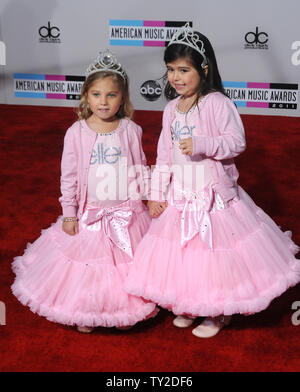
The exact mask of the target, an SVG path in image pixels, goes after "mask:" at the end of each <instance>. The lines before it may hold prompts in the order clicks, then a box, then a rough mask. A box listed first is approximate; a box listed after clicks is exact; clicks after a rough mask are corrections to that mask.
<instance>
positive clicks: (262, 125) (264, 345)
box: [0, 105, 300, 372]
mask: <svg viewBox="0 0 300 392" xmlns="http://www.w3.org/2000/svg"><path fill="white" fill-rule="evenodd" d="M161 116H162V113H161V112H145V111H144V112H142V111H140V112H137V113H136V116H135V120H136V121H137V122H138V123H139V124H140V125H141V126H142V127H143V129H144V139H143V142H144V149H145V153H146V155H147V157H148V160H149V164H154V161H155V155H156V151H155V150H156V144H157V140H158V135H159V132H160V123H161ZM75 119H76V115H75V113H74V110H73V109H70V108H54V107H53V108H51V107H34V106H32V107H30V106H13V105H11V106H10V105H0V140H1V174H0V186H1V207H2V212H1V214H0V222H1V223H0V230H1V232H0V234H1V235H0V238H1V239H0V241H1V246H0V247H1V264H0V301H2V302H4V303H5V305H6V325H2V326H1V325H0V356H1V361H0V371H149V372H151V371H153V372H154V371H183V372H184V371H187V372H189V371H192V372H196V371H197V372H198V371H300V355H299V353H300V325H299V326H294V325H293V324H292V322H291V317H292V314H293V312H295V311H293V310H292V309H291V307H292V303H293V302H295V301H300V285H298V286H296V287H294V288H291V289H289V290H288V291H287V292H286V293H285V294H283V295H282V296H281V297H280V298H277V299H275V300H274V301H273V302H272V304H271V305H270V307H269V308H268V309H267V310H266V311H264V312H261V313H259V314H257V315H254V316H249V317H244V316H240V315H236V316H234V318H233V322H232V325H231V326H230V327H229V328H227V329H225V330H224V331H222V332H221V333H220V334H219V335H217V336H216V337H215V338H212V339H208V340H200V339H197V338H196V337H194V336H193V335H192V334H191V329H192V328H188V329H186V330H180V329H178V328H175V327H173V325H172V319H173V317H172V315H171V314H170V313H168V312H167V311H164V310H163V311H161V312H160V314H159V315H158V316H157V317H156V318H155V319H153V320H149V321H146V322H144V323H141V324H139V325H137V326H136V327H134V328H133V329H132V330H130V331H127V332H126V331H125V332H121V331H116V330H114V329H105V328H99V329H98V330H97V331H96V332H95V333H93V334H91V335H83V334H79V333H78V332H76V331H75V330H74V329H73V328H71V327H65V326H62V325H59V324H54V323H51V322H49V321H47V320H46V319H44V318H42V317H39V316H37V315H35V314H33V313H32V312H30V311H29V310H28V308H26V307H24V306H23V305H21V304H20V303H19V302H18V301H17V299H16V298H15V297H14V296H13V295H12V294H11V292H10V285H11V284H12V282H13V279H14V275H13V273H12V271H11V269H10V265H11V262H12V259H13V257H14V256H16V255H21V254H22V253H23V251H24V248H25V247H26V243H27V242H33V241H34V240H35V239H36V238H37V237H38V236H39V234H40V231H41V229H42V228H46V227H48V226H49V225H50V224H51V223H52V222H54V221H55V220H56V218H57V216H58V215H59V214H60V213H61V212H60V205H59V203H58V197H59V176H60V157H61V152H62V145H63V137H64V133H65V131H66V129H67V127H68V126H69V125H71V123H72V122H73V121H74V120H75ZM243 121H244V125H245V129H246V136H247V142H248V149H247V150H246V152H245V153H244V154H242V155H241V156H240V157H238V159H236V163H237V166H238V169H239V171H240V181H239V183H240V185H241V186H242V187H243V188H244V189H245V190H246V191H247V192H248V193H249V194H250V195H251V197H252V198H253V199H254V200H255V202H256V203H257V204H258V205H259V206H261V207H262V208H263V209H264V210H265V211H266V212H267V213H268V214H269V215H271V216H272V217H273V219H274V220H275V221H276V223H277V224H278V225H280V226H281V227H282V229H284V230H288V229H289V230H292V232H293V239H294V241H295V242H296V243H297V244H300V226H299V211H300V201H299V200H300V181H299V155H300V143H299V140H300V119H299V118H288V117H273V116H253V115H244V116H243ZM41 284H43V282H41ZM298 319H299V320H300V316H298Z"/></svg>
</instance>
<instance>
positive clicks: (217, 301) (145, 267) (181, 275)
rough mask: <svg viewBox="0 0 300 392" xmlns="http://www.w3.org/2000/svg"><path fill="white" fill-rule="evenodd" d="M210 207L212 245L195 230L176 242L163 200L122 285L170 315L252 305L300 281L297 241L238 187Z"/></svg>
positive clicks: (252, 308) (260, 305)
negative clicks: (230, 197)
mask: <svg viewBox="0 0 300 392" xmlns="http://www.w3.org/2000/svg"><path fill="white" fill-rule="evenodd" d="M239 196H240V199H239V200H237V201H232V202H231V203H230V204H229V207H228V208H225V209H223V210H215V211H214V212H212V213H211V214H210V217H211V225H212V237H213V249H211V248H210V247H209V246H208V245H207V244H206V243H204V242H203V241H202V240H201V238H200V236H199V234H197V235H196V236H195V237H193V238H192V239H191V240H190V241H189V242H187V244H186V245H185V246H184V247H181V229H180V228H181V226H180V225H181V213H180V212H179V211H178V209H177V208H175V207H174V206H172V205H169V206H168V208H167V209H166V210H165V211H164V213H163V214H162V215H161V216H160V217H159V218H157V219H153V221H152V223H151V226H150V228H149V230H148V232H147V234H146V235H145V237H144V238H143V240H142V241H141V243H140V244H139V246H138V249H137V251H136V253H135V257H134V263H133V266H132V269H131V270H130V273H129V276H128V278H127V281H126V284H125V288H126V290H127V291H128V292H129V293H131V294H133V295H137V296H141V297H143V298H145V299H148V300H151V301H153V302H156V303H157V304H158V305H160V306H162V307H164V308H167V309H169V310H171V311H172V312H173V313H175V314H177V315H183V314H188V315H193V316H217V315H220V314H224V315H231V314H235V313H242V314H248V313H256V312H259V311H261V310H263V309H265V308H267V307H268V305H269V304H270V302H271V301H272V300H273V299H274V298H275V297H278V296H279V295H281V294H282V293H283V292H284V291H285V290H287V288H288V287H290V286H293V285H296V284H297V283H298V282H299V281H300V260H298V259H296V258H295V257H294V255H295V254H296V253H297V252H298V250H299V248H298V247H297V246H296V245H295V244H294V243H293V242H292V240H291V238H290V236H291V233H290V232H285V233H283V232H282V231H281V230H280V228H279V227H278V226H277V225H276V224H275V223H274V221H273V220H272V219H271V218H270V217H269V216H268V215H267V214H265V213H264V211H263V210H261V209H260V208H259V207H257V206H256V205H255V204H254V202H253V200H252V199H251V198H250V197H249V196H248V194H247V193H246V192H245V191H244V190H243V189H242V188H240V187H239Z"/></svg>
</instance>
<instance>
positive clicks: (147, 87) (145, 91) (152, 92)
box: [140, 80, 162, 101]
mask: <svg viewBox="0 0 300 392" xmlns="http://www.w3.org/2000/svg"><path fill="white" fill-rule="evenodd" d="M140 93H141V95H142V96H143V97H144V98H145V99H146V100H147V101H156V100H157V99H158V98H159V97H160V96H161V93H162V89H161V86H160V84H159V83H158V82H156V81H155V80H147V81H146V82H144V83H143V84H142V85H141V87H140Z"/></svg>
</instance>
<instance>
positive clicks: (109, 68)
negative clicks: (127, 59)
mask: <svg viewBox="0 0 300 392" xmlns="http://www.w3.org/2000/svg"><path fill="white" fill-rule="evenodd" d="M96 72H113V73H116V74H119V75H121V76H122V78H123V79H124V81H126V73H125V71H123V69H122V65H121V64H120V63H118V60H117V58H116V56H115V55H114V54H113V53H111V52H110V51H109V49H106V50H105V51H103V52H99V54H98V57H97V59H96V60H94V61H93V63H92V64H90V65H89V67H88V68H87V70H86V72H85V76H86V78H87V77H89V76H90V75H92V74H94V73H96Z"/></svg>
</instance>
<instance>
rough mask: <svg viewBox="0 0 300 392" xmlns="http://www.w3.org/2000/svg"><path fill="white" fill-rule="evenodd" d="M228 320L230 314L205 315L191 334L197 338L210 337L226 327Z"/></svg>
mask: <svg viewBox="0 0 300 392" xmlns="http://www.w3.org/2000/svg"><path fill="white" fill-rule="evenodd" d="M230 320H231V316H219V317H214V318H213V317H207V318H206V319H205V320H204V321H203V322H202V323H201V324H200V325H198V327H196V328H194V329H193V330H192V334H193V335H195V336H197V337H198V338H211V337H213V336H215V335H217V333H218V332H220V331H221V329H222V328H224V327H226V326H227V325H228V324H229V323H230Z"/></svg>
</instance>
